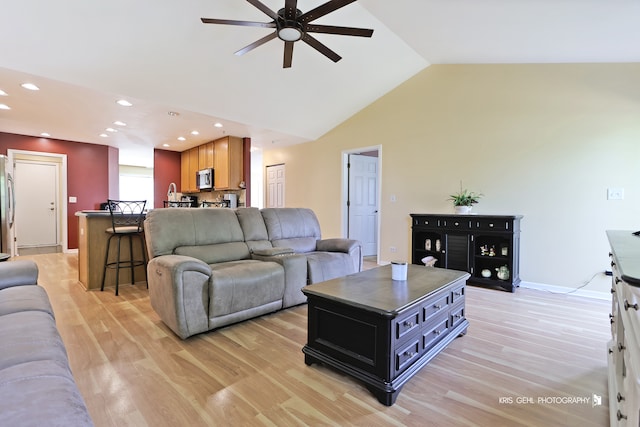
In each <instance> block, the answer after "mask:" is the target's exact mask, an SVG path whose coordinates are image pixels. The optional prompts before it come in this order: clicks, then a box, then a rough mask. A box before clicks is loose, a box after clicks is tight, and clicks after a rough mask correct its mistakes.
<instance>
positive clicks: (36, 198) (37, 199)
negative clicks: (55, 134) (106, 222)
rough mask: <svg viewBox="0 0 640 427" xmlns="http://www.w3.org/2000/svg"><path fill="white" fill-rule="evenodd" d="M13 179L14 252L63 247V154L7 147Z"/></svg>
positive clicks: (64, 193) (64, 206)
mask: <svg viewBox="0 0 640 427" xmlns="http://www.w3.org/2000/svg"><path fill="white" fill-rule="evenodd" d="M8 155H9V159H10V164H11V165H12V168H13V172H14V181H15V196H16V205H15V213H16V217H15V226H14V239H13V240H14V242H13V243H14V254H16V255H32V254H42V253H52V252H66V251H67V249H68V248H67V223H66V221H64V220H63V218H66V217H67V204H66V203H65V202H66V182H67V176H66V170H67V168H66V160H67V159H66V155H64V154H53V153H40V152H31V151H22V150H8Z"/></svg>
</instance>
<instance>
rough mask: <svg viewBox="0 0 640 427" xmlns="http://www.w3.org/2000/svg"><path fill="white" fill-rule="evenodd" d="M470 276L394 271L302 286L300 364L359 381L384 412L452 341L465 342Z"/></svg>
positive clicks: (427, 270) (368, 272)
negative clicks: (304, 317)
mask: <svg viewBox="0 0 640 427" xmlns="http://www.w3.org/2000/svg"><path fill="white" fill-rule="evenodd" d="M468 277H469V274H468V273H465V272H461V271H454V270H445V269H441V268H431V267H424V266H423V267H420V266H417V265H409V266H408V275H407V280H406V281H393V280H392V279H391V266H390V265H386V266H383V267H378V268H374V269H371V270H366V271H363V272H361V273H356V274H352V275H349V276H346V277H341V278H338V279H333V280H329V281H326V282H322V283H317V284H314V285H310V286H307V287H305V288H303V289H302V292H304V294H305V295H306V296H307V298H308V313H309V314H308V338H307V345H305V346H304V348H303V349H302V351H303V352H304V354H305V363H306V364H307V365H311V364H313V363H324V364H326V365H329V366H331V367H333V368H335V369H337V370H339V371H341V372H343V373H346V374H348V375H350V376H352V377H354V378H356V379H358V380H360V381H362V382H363V383H364V384H365V386H366V387H367V389H369V390H370V391H371V392H372V393H373V394H374V395H375V396H376V397H377V399H378V400H379V401H380V402H381V403H383V404H384V405H387V406H391V405H393V404H394V403H395V401H396V398H397V396H398V394H399V393H400V390H401V388H402V386H403V385H404V384H405V383H406V382H407V381H409V379H410V378H411V377H413V376H414V375H415V374H416V373H417V372H418V371H419V370H420V369H421V368H422V367H423V366H425V365H426V364H427V363H429V362H430V361H431V360H432V359H433V358H434V357H435V356H436V355H437V354H438V353H440V352H441V351H442V350H443V349H444V348H445V347H446V346H447V345H449V343H451V342H452V341H453V340H454V339H455V338H456V337H458V336H460V335H464V334H465V333H466V331H467V327H468V325H469V322H468V321H467V319H466V318H465V281H466V279H467V278H468Z"/></svg>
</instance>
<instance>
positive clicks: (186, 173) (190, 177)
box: [180, 147, 200, 193]
mask: <svg viewBox="0 0 640 427" xmlns="http://www.w3.org/2000/svg"><path fill="white" fill-rule="evenodd" d="M198 169H200V165H199V147H194V148H190V149H189V150H185V151H183V152H182V153H181V157H180V187H181V188H180V191H181V192H182V193H196V192H197V191H198V188H197V186H196V172H198Z"/></svg>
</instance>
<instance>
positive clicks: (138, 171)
mask: <svg viewBox="0 0 640 427" xmlns="http://www.w3.org/2000/svg"><path fill="white" fill-rule="evenodd" d="M120 199H121V200H146V201H147V204H146V209H151V208H153V168H145V167H140V166H125V165H120Z"/></svg>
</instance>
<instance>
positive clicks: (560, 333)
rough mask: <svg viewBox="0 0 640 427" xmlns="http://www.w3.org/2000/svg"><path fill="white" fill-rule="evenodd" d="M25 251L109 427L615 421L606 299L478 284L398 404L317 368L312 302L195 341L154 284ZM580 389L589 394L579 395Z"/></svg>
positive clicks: (91, 400) (95, 414)
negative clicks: (125, 281)
mask: <svg viewBox="0 0 640 427" xmlns="http://www.w3.org/2000/svg"><path fill="white" fill-rule="evenodd" d="M22 258H30V259H33V260H35V261H36V262H37V263H38V265H39V268H40V280H39V282H40V284H41V285H42V286H43V287H45V288H46V290H47V291H48V293H49V296H50V298H51V301H52V305H53V307H54V310H55V313H56V321H57V324H58V328H59V330H60V333H61V335H62V337H63V339H64V342H65V344H66V346H67V351H68V353H69V358H70V362H71V367H72V370H73V373H74V375H75V378H76V381H77V383H78V386H79V388H80V390H81V392H82V395H83V396H84V398H85V401H86V403H87V406H88V408H89V412H90V413H91V416H92V418H93V420H94V422H95V424H96V426H98V427H102V426H154V427H156V426H225V425H233V426H241V425H242V426H244V425H257V426H298V425H329V426H331V425H335V426H345V425H358V426H383V425H384V426H386V425H393V426H400V425H406V426H425V425H428V426H605V425H608V398H607V377H606V375H607V367H606V343H607V341H608V339H609V336H610V328H609V321H608V313H609V311H610V309H611V307H610V304H609V303H607V302H606V301H598V300H591V299H586V298H581V297H576V296H571V295H556V294H550V293H546V292H542V291H535V290H528V289H518V290H517V291H516V293H514V294H511V293H507V292H503V291H498V290H490V289H482V288H475V287H469V288H468V291H467V302H466V304H467V317H468V319H469V322H470V327H469V330H468V333H467V334H466V335H465V336H464V337H460V338H458V339H456V340H455V341H454V342H453V343H452V344H450V346H449V347H448V348H447V349H445V350H444V351H443V352H442V353H441V354H439V355H438V356H437V357H436V358H435V359H434V360H433V361H432V362H431V363H430V364H429V365H427V366H426V367H424V368H423V369H422V370H421V371H420V372H419V373H418V374H417V375H416V376H415V377H414V378H412V379H411V380H410V381H409V382H408V383H407V384H406V385H405V386H404V388H403V390H402V391H401V393H400V395H399V396H398V400H397V402H396V404H395V405H393V406H391V407H385V406H383V405H381V404H380V403H378V401H377V400H376V399H375V398H374V397H373V395H371V394H370V393H369V392H368V391H367V390H366V389H365V388H364V387H363V386H362V385H361V384H360V383H358V382H357V381H355V380H352V379H351V378H349V377H346V376H343V375H341V374H339V373H336V372H335V371H333V370H331V369H329V368H327V367H324V366H318V365H313V366H306V365H305V364H304V357H303V353H302V351H301V348H302V346H303V345H304V344H305V342H306V320H307V317H306V314H307V307H306V305H302V306H298V307H295V308H292V309H288V310H284V311H281V312H278V313H274V314H271V315H267V316H263V317H260V318H258V319H254V320H250V321H246V322H243V323H240V324H237V325H232V326H229V327H226V328H222V329H220V330H217V331H213V332H210V333H206V334H201V335H198V336H195V337H192V338H189V339H187V340H185V341H183V340H181V339H179V338H177V337H176V336H175V335H174V334H173V333H172V332H171V331H170V330H169V329H168V328H167V327H166V326H165V325H164V324H163V323H162V322H161V321H160V319H159V318H158V316H157V315H156V313H155V312H154V311H153V309H152V308H151V306H150V304H149V296H148V292H147V289H146V288H145V286H144V285H142V284H138V285H136V286H131V285H124V286H121V287H120V296H118V297H116V296H115V295H114V293H113V289H108V290H105V292H100V291H90V292H87V291H85V290H84V288H83V287H82V286H81V285H80V284H79V283H78V282H77V275H78V273H77V256H76V255H73V254H47V255H33V256H28V257H22ZM594 394H596V395H599V396H601V397H602V405H596V406H593V405H592V396H593V395H594ZM578 397H580V398H582V397H584V398H589V401H588V403H583V404H580V403H569V402H566V399H567V398H571V399H573V398H578ZM518 398H521V399H522V398H526V399H527V400H524V401H521V400H518ZM539 398H541V399H544V401H538V399H539ZM556 398H557V399H556ZM528 399H532V402H530V401H529V400H528ZM550 399H556V400H555V401H553V402H551V401H549V400H550Z"/></svg>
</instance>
